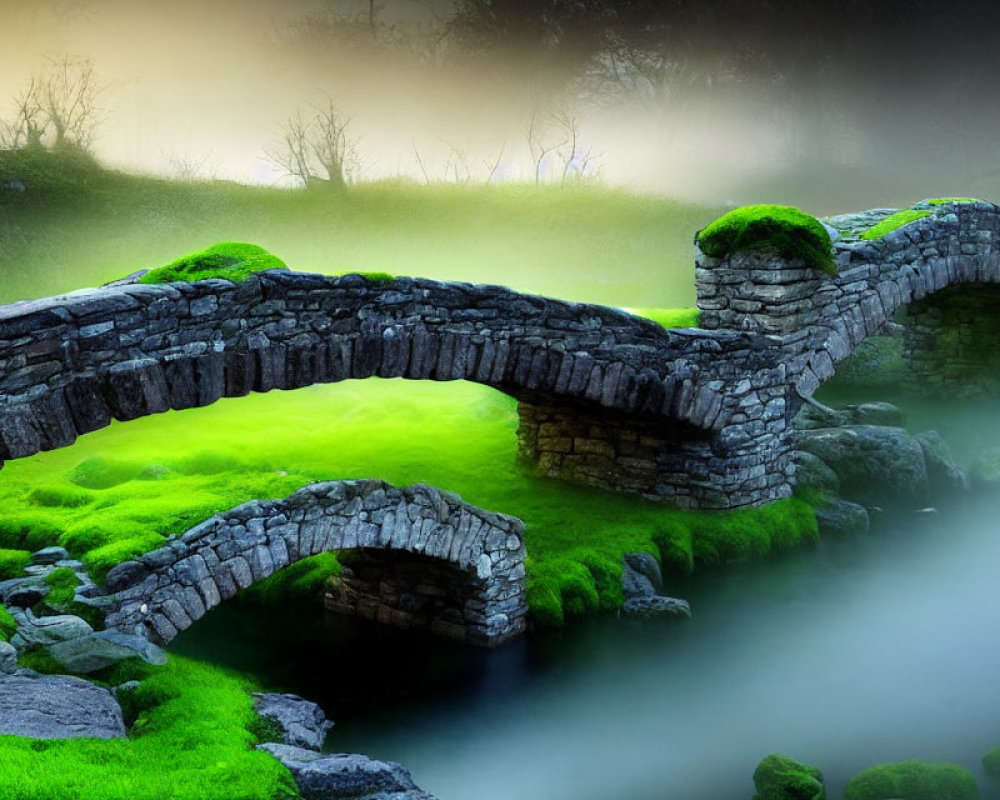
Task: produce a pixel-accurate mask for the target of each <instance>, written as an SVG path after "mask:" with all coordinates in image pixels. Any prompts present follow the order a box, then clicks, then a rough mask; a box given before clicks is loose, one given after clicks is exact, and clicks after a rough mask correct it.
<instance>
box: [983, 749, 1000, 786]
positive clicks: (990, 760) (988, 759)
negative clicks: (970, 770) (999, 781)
mask: <svg viewBox="0 0 1000 800" xmlns="http://www.w3.org/2000/svg"><path fill="white" fill-rule="evenodd" d="M983 770H984V771H985V772H986V774H987V775H989V776H990V777H991V778H1000V746H997V747H993V748H990V750H989V752H987V753H986V755H985V756H983Z"/></svg>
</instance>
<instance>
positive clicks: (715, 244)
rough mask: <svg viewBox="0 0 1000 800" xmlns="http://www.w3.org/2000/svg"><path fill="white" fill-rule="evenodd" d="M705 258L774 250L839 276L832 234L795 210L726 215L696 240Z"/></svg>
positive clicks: (759, 208) (756, 209)
mask: <svg viewBox="0 0 1000 800" xmlns="http://www.w3.org/2000/svg"><path fill="white" fill-rule="evenodd" d="M695 241H697V243H698V246H699V247H700V248H701V249H702V252H704V253H705V254H706V255H709V256H712V257H713V258H722V257H724V256H727V255H731V254H733V253H744V252H752V251H756V250H774V251H776V252H777V253H778V255H779V256H781V257H782V258H786V259H795V258H801V259H802V260H803V261H805V262H806V264H807V265H808V266H810V267H813V268H814V269H818V270H822V271H823V272H825V273H827V274H828V275H831V276H832V275H836V274H837V266H836V264H835V263H834V260H833V252H832V250H833V245H832V243H831V241H830V234H829V233H828V232H827V230H826V228H825V227H824V226H823V223H822V222H820V221H819V220H818V219H816V217H813V216H811V215H809V214H806V213H805V212H804V211H801V210H799V209H797V208H793V207H792V206H775V205H754V206H743V207H742V208H736V209H733V210H732V211H730V212H729V213H727V214H723V215H722V216H721V217H719V218H718V219H717V220H715V221H714V222H713V223H711V224H710V225H709V226H708V227H706V228H704V229H703V230H701V231H699V232H698V235H697V237H696V238H695Z"/></svg>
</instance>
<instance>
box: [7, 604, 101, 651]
mask: <svg viewBox="0 0 1000 800" xmlns="http://www.w3.org/2000/svg"><path fill="white" fill-rule="evenodd" d="M7 610H8V611H10V614H11V616H12V617H14V621H15V622H16V623H17V633H15V634H14V635H13V636H11V637H10V643H11V644H12V645H14V647H16V648H17V649H18V650H24V649H27V648H30V647H48V646H49V645H52V644H56V643H57V642H64V641H67V640H69V639H76V638H78V637H80V636H88V635H89V634H91V633H93V632H94V629H93V628H91V627H90V625H89V624H88V623H87V621H86V620H84V619H81V618H80V617H76V616H73V615H72V614H58V615H56V616H53V617H36V616H35V615H34V613H32V611H31V610H30V609H20V608H16V607H13V608H8V609H7Z"/></svg>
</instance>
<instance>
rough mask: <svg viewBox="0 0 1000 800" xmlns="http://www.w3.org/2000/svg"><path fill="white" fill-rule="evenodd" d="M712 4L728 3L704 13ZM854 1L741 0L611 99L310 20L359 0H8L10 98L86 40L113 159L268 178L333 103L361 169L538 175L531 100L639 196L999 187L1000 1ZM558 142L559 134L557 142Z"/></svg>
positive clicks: (359, 5) (400, 31)
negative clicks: (303, 125) (287, 143)
mask: <svg viewBox="0 0 1000 800" xmlns="http://www.w3.org/2000/svg"><path fill="white" fill-rule="evenodd" d="M668 1H669V0H664V3H667V2H668ZM727 1H728V2H729V3H730V4H733V2H734V0H727ZM853 1H854V0H847V3H848V5H849V3H850V2H853ZM504 2H507V3H508V4H510V3H512V2H513V0H504ZM606 5H607V6H608V7H609V8H610V7H614V6H616V4H615V3H611V2H609V3H607V4H606ZM675 5H676V6H677V7H678V8H684V7H686V6H685V4H684V3H676V4H675ZM715 6H718V7H719V9H723V6H724V3H723V2H719V3H716V4H712V3H709V4H708V5H707V6H704V8H708V9H711V8H714V7H715ZM783 6H787V7H788V9H793V8H797V9H798V10H799V11H800V12H801V13H802V14H804V16H801V17H793V16H789V14H786V13H784V11H781V9H782V7H783ZM856 6H857V8H858V9H862V10H863V13H866V14H869V15H870V19H865V20H860V21H859V20H857V19H855V17H854V16H852V15H854V14H855V11H852V10H851V9H848V10H846V11H844V10H843V9H845V8H846V6H845V4H844V3H842V4H839V5H838V6H837V8H838V9H841V12H840V13H838V12H837V11H835V10H833V8H832V7H831V8H830V9H828V10H824V9H823V6H822V5H821V4H794V3H790V2H787V3H782V2H772V3H768V4H765V3H759V2H744V3H742V4H739V3H736V4H735V5H734V6H733V7H734V8H737V9H740V10H742V11H746V12H747V13H746V16H744V17H740V18H738V19H737V22H734V23H733V24H732V25H731V26H729V27H728V28H726V27H724V26H723V25H721V24H720V22H719V20H720V19H726V18H728V16H729V15H728V11H727V12H726V13H725V14H721V13H720V14H719V15H717V16H716V17H714V18H709V17H708V16H706V17H705V20H707V21H704V22H703V21H702V20H701V19H700V18H697V19H695V20H694V22H691V23H690V25H688V27H686V28H684V29H683V36H680V37H678V39H677V41H679V42H684V43H686V46H687V48H688V49H687V50H686V51H683V50H677V51H670V52H671V58H672V61H671V63H670V64H669V65H668V68H667V69H666V70H664V72H665V73H666V74H670V75H671V76H674V77H672V78H671V80H672V81H673V82H672V83H671V84H670V85H669V87H667V88H666V89H665V88H664V87H665V86H666V84H664V85H654V84H648V85H647V84H643V83H642V82H636V81H634V80H633V81H624V83H626V84H629V85H630V87H631V91H628V92H625V91H622V87H621V86H617V87H616V91H617V92H618V93H617V94H616V95H615V96H613V97H610V98H609V97H607V96H603V97H594V96H592V95H588V94H587V92H585V91H583V90H581V89H580V87H579V85H571V86H568V87H567V86H564V87H563V91H562V92H561V93H558V92H553V91H552V85H551V84H552V74H551V73H552V70H551V63H550V62H546V63H545V64H544V65H543V66H539V65H538V64H536V63H534V62H532V61H531V60H530V59H525V60H524V61H523V63H519V62H518V59H517V58H516V57H515V58H514V59H511V60H508V61H507V62H505V63H502V64H501V62H500V61H498V62H497V64H496V67H495V68H494V66H491V62H489V61H488V60H479V61H466V62H450V61H448V60H447V59H448V57H449V55H450V52H447V51H442V50H441V49H440V47H438V48H437V49H435V48H434V47H429V48H428V47H427V46H426V44H425V42H426V41H427V40H421V44H420V46H419V47H416V48H414V52H410V53H407V52H406V48H402V47H398V46H397V47H386V46H380V47H378V48H375V49H371V48H366V47H361V46H358V45H357V43H355V45H350V44H345V43H344V42H343V41H337V40H334V39H331V38H330V37H326V38H324V37H323V36H321V35H313V36H310V34H316V29H315V26H313V28H312V29H310V26H309V25H308V24H307V23H306V22H304V21H306V20H308V19H309V18H310V15H315V14H318V13H320V12H322V11H324V9H329V8H334V9H335V10H338V11H341V12H345V13H349V12H351V11H352V10H356V11H360V12H364V11H366V10H367V7H368V4H367V2H363V1H361V0H344V1H343V2H339V3H328V2H324V0H169V2H166V1H165V0H0V14H2V16H0V19H3V31H2V34H0V35H2V37H3V43H2V45H0V109H4V110H9V104H8V105H7V106H6V107H5V106H4V105H3V104H4V103H8V98H10V97H11V96H12V95H14V94H15V93H16V92H17V91H18V89H19V88H20V87H21V86H22V85H23V83H24V81H25V80H26V79H27V78H28V76H29V75H31V74H32V73H33V72H37V71H38V70H40V69H42V68H43V67H44V65H45V63H46V59H47V58H52V57H61V56H64V55H72V56H77V57H81V58H89V59H92V60H93V62H94V64H95V66H96V69H97V71H98V73H99V75H100V79H101V81H102V83H103V85H104V86H105V90H104V92H103V94H102V98H101V99H102V105H103V107H104V109H105V115H104V122H103V124H102V126H101V128H100V130H99V132H98V138H97V143H96V150H97V152H98V154H99V156H100V157H101V158H103V159H104V160H106V161H108V162H110V163H112V164H115V165H120V166H125V167H131V168H141V169H144V170H150V171H158V172H167V173H169V172H174V173H178V172H183V171H185V170H187V171H190V170H193V169H197V170H199V171H200V172H201V173H202V174H215V175H218V176H220V177H231V178H236V179H238V180H244V181H259V182H271V181H274V180H276V179H278V177H279V176H278V175H277V174H276V172H275V169H274V167H273V166H272V165H270V164H269V162H268V161H267V160H266V159H265V158H264V152H265V150H266V149H268V148H269V147H270V148H273V147H274V146H275V144H276V142H277V140H278V137H279V133H280V126H281V124H282V122H283V121H285V120H287V119H288V118H289V116H290V115H291V114H293V113H294V112H295V110H296V109H298V108H308V104H309V103H318V102H322V101H323V99H324V98H325V97H327V96H329V97H331V98H333V99H334V100H335V101H336V103H337V105H338V106H339V107H340V108H341V109H342V110H343V113H344V114H345V115H346V116H349V117H350V118H351V120H352V121H351V128H350V130H351V133H352V135H353V137H354V138H356V139H357V149H358V151H359V153H361V154H362V155H363V174H364V175H365V177H368V178H377V177H383V176H389V175H398V174H403V175H409V176H411V177H416V178H420V177H421V170H420V166H419V165H418V162H417V158H416V154H419V156H420V159H421V160H422V161H423V164H424V168H425V169H427V171H428V172H429V173H430V174H431V175H432V176H433V177H435V178H440V177H449V178H452V179H454V178H456V177H464V176H466V175H468V177H470V178H471V179H474V180H482V179H484V178H485V176H486V175H487V174H488V172H489V166H488V165H487V163H488V162H494V161H497V160H499V167H498V170H497V174H498V176H499V177H502V178H519V177H520V178H526V177H529V176H530V175H531V157H530V154H529V147H528V144H527V140H526V137H525V135H524V129H525V127H526V126H527V124H528V121H529V120H530V119H531V115H532V111H533V109H534V110H537V111H538V113H539V115H540V116H539V117H538V118H539V119H541V120H543V121H547V120H548V119H549V118H548V117H547V116H546V115H547V114H548V113H550V112H556V113H559V112H565V113H568V114H571V115H572V116H574V117H575V118H576V119H577V121H578V124H579V136H580V140H579V145H580V146H579V153H583V152H586V151H589V152H590V153H591V155H592V157H593V159H592V164H593V165H594V166H596V167H599V169H600V172H601V175H602V177H603V178H604V179H605V180H607V181H609V182H612V183H620V184H625V185H628V186H630V187H633V188H638V189H642V190H652V191H656V192H661V193H666V194H674V195H683V196H688V197H695V198H698V199H704V200H713V201H725V200H728V199H743V198H742V196H741V194H747V193H750V194H752V193H753V192H754V191H761V192H771V193H785V194H788V195H796V194H797V193H798V194H803V193H805V194H808V192H809V191H810V170H814V175H813V177H814V178H815V180H814V181H812V183H814V184H815V185H820V184H822V186H823V187H824V192H826V193H827V195H828V196H830V197H834V196H836V195H837V191H838V187H839V186H840V184H850V185H851V186H857V185H859V184H864V185H865V191H866V192H867V193H868V194H867V195H866V196H868V195H877V196H872V198H871V200H872V202H871V203H870V204H871V205H876V204H878V203H880V202H891V201H893V200H896V201H897V202H902V201H903V200H906V197H905V195H907V194H908V193H912V192H916V193H921V189H922V187H923V186H924V185H927V186H928V187H931V186H933V188H928V191H927V192H924V193H923V194H952V193H975V192H977V191H978V192H980V193H985V192H987V191H988V190H990V189H991V188H993V185H994V182H996V179H995V176H993V175H992V172H993V170H994V168H993V164H992V159H993V151H994V146H993V144H992V135H991V134H990V131H991V130H992V127H993V125H992V124H993V122H994V121H997V118H998V117H1000V108H998V102H997V99H996V93H995V92H994V91H993V90H992V89H988V90H987V89H985V88H984V87H988V86H990V85H991V84H990V82H989V81H988V80H986V78H989V79H993V78H995V75H994V74H993V71H994V69H995V67H996V63H995V62H997V60H998V59H997V58H996V57H995V56H994V55H993V53H994V44H993V42H992V41H991V38H995V36H996V35H995V34H993V33H992V32H991V31H992V30H995V28H994V26H993V23H994V22H996V20H995V19H994V17H996V16H997V12H995V11H992V10H988V11H983V12H981V13H980V12H979V11H978V9H977V7H976V6H975V4H964V5H963V4H961V3H959V4H949V5H947V6H944V5H942V4H940V3H937V4H930V3H924V2H920V0H915V1H914V2H910V3H906V4H899V3H896V2H895V0H886V2H884V3H880V4H878V5H877V6H873V5H872V4H861V3H857V4H856ZM521 7H523V8H528V9H530V8H531V4H530V3H528V4H525V3H524V2H522V3H521ZM758 7H759V8H760V9H768V11H767V13H764V12H763V11H761V13H760V14H757V13H756V12H757V8H758ZM803 8H804V9H807V11H804V12H803V11H802V9H803ZM379 9H380V11H379V13H380V19H381V20H382V21H384V22H385V23H386V27H384V28H383V29H382V31H381V34H380V35H382V36H390V35H398V36H400V37H403V36H404V35H405V32H406V31H409V30H412V29H411V28H408V27H407V26H408V25H413V24H415V23H421V22H422V23H425V25H424V28H423V29H422V30H424V31H426V30H428V29H429V28H430V26H432V25H433V24H435V22H436V21H440V20H441V19H443V18H445V17H446V16H447V15H448V13H449V12H450V9H451V3H450V2H449V1H448V0H385V2H383V3H381V4H379ZM775 9H778V10H779V11H781V13H776V11H775ZM871 9H875V10H874V11H872V10H871ZM723 10H724V9H723ZM679 13H680V12H679ZM529 14H530V12H525V16H526V17H527V16H528V15H529ZM768 14H770V15H771V16H768ZM515 16H516V15H515ZM788 20H791V21H790V22H789V21H788ZM389 24H393V25H395V28H390V27H389ZM685 24H687V23H685ZM699 25H700V26H701V27H699ZM741 26H742V27H741ZM515 35H516V34H515ZM675 52H676V55H674V53H675ZM508 55H510V53H509V52H508ZM751 61H752V63H751ZM442 64H445V66H441V65H442ZM691 64H694V65H695V68H694V69H690V68H689V67H690V65H691ZM748 64H750V66H747V65H748ZM762 65H763V66H762ZM682 68H683V69H682ZM685 70H686V71H685ZM761 70H763V71H761ZM743 72H746V74H751V73H753V75H754V76H755V80H753V81H750V80H744V79H743V74H742V73H743ZM758 73H759V74H758ZM677 76H680V77H677ZM546 124H548V122H546ZM547 135H548V137H549V138H548V139H547V140H546V141H547V142H548V143H550V144H551V143H553V142H554V141H556V139H558V138H559V137H560V136H562V134H561V133H560V131H559V130H558V129H555V128H553V130H551V131H550V132H549V133H548V134H547ZM998 160H1000V159H998ZM810 165H812V166H810ZM997 166H998V168H1000V164H998V165H997ZM548 171H549V172H553V171H558V164H556V163H555V161H550V163H549V167H548ZM782 181H784V183H782ZM758 185H759V186H761V187H763V188H760V189H755V188H754V187H755V186H758ZM880 187H885V188H884V191H883V190H882V189H881V188H880ZM998 188H1000V187H998ZM848 194H850V193H849V192H848ZM923 194H921V196H923ZM769 199H770V198H769ZM791 199H795V198H794V197H792V198H791ZM915 199H919V198H917V197H911V198H909V200H908V201H912V200H915ZM821 210H822V209H821Z"/></svg>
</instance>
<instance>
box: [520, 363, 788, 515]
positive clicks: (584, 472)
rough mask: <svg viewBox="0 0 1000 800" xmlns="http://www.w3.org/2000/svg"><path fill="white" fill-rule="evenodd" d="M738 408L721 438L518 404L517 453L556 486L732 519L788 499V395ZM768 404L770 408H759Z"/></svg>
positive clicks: (747, 401)
mask: <svg viewBox="0 0 1000 800" xmlns="http://www.w3.org/2000/svg"><path fill="white" fill-rule="evenodd" d="M741 388H742V394H740V395H738V396H735V397H733V398H732V400H731V401H730V402H732V403H733V405H734V409H733V413H732V415H731V417H730V422H729V423H728V424H727V425H725V426H724V427H723V428H721V429H720V430H718V431H714V430H708V431H706V430H702V429H699V428H696V427H694V426H692V425H686V424H684V423H682V422H678V421H666V420H664V419H663V418H647V417H642V416H636V415H634V414H616V413H613V412H608V411H606V410H603V409H598V410H595V409H593V408H587V407H586V406H583V405H582V404H577V405H568V404H567V403H566V402H565V401H560V402H552V403H527V402H524V401H521V402H519V403H518V406H517V409H518V417H519V419H520V424H519V426H518V431H517V439H518V450H519V453H520V455H521V457H522V458H524V459H525V460H526V461H528V462H529V463H530V464H532V465H534V467H535V469H536V471H537V472H538V473H539V474H541V475H545V476H548V477H552V478H559V479H562V480H567V481H571V482H574V483H581V484H584V485H586V486H593V487H596V488H598V489H604V490H607V491H613V492H622V493H625V494H633V495H640V496H642V497H644V498H646V499H648V500H655V501H661V502H668V503H671V504H674V505H676V506H678V507H680V508H700V509H731V508H740V507H743V506H753V505H760V504H761V503H766V502H770V501H772V500H778V499H780V498H782V497H787V496H789V495H790V494H791V484H790V478H791V474H792V466H791V451H792V444H791V441H790V439H789V437H788V435H787V426H786V424H785V411H784V400H783V399H782V397H781V395H782V394H783V391H784V389H783V387H780V388H773V387H772V388H771V389H763V388H761V389H756V390H755V389H754V387H753V386H752V384H751V382H750V381H749V380H747V381H746V385H745V386H744V387H741ZM762 395H763V398H762Z"/></svg>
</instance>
